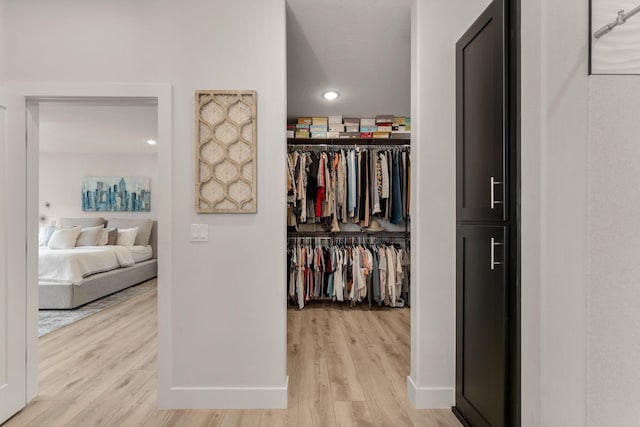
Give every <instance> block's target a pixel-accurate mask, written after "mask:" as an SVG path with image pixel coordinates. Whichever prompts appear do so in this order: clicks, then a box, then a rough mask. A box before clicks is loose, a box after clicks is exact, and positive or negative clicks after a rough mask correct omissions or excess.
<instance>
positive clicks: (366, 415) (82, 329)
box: [5, 280, 460, 427]
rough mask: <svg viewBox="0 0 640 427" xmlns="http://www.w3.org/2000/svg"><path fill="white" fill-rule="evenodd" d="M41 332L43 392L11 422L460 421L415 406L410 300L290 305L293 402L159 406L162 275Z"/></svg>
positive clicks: (11, 425) (51, 425)
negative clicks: (354, 305) (409, 381)
mask: <svg viewBox="0 0 640 427" xmlns="http://www.w3.org/2000/svg"><path fill="white" fill-rule="evenodd" d="M139 286H142V287H144V288H145V290H146V291H145V292H143V293H142V294H140V295H136V296H134V297H132V298H131V299H130V300H128V301H125V302H123V303H121V304H118V305H115V306H112V307H110V308H108V309H106V310H104V311H102V312H99V313H97V314H94V315H93V316H89V317H87V318H85V319H82V320H81V321H79V322H76V323H74V324H71V325H69V326H66V327H64V328H62V329H59V330H57V331H55V332H52V333H50V334H48V335H45V336H44V337H42V338H40V342H39V350H40V366H39V381H40V392H39V394H38V396H37V398H36V399H35V400H34V401H33V402H31V403H30V404H29V405H28V406H27V407H26V408H25V409H24V410H23V411H21V412H20V413H18V414H17V415H16V416H14V417H13V418H12V419H10V420H9V421H8V422H7V423H6V424H5V426H6V427H17V426H43V427H45V426H46V427H56V426H82V427H93V426H132V427H137V426H145V427H146V426H148V427H160V426H188V427H192V426H193V427H198V426H269V427H270V426H284V425H290V426H303V427H306V426H322V427H324V426H368V425H375V426H425V427H429V426H434V427H435V426H438V427H447V426H459V425H460V424H459V423H458V422H457V421H456V419H455V417H453V415H452V414H451V412H450V411H448V410H442V411H424V410H420V411H418V410H415V409H413V408H412V407H411V404H410V403H409V400H408V398H407V392H406V376H407V375H408V373H409V310H407V309H397V310H391V309H390V310H382V311H380V310H374V311H368V310H364V309H359V308H358V309H349V308H342V307H339V306H335V305H333V304H319V305H311V306H308V307H306V308H305V309H304V310H302V311H299V310H297V309H290V310H289V313H288V314H289V316H288V318H289V329H288V350H289V354H288V373H289V408H288V409H287V410H218V411H214V410H174V411H161V410H158V409H156V407H155V401H156V362H155V359H156V352H157V347H156V283H155V280H152V281H149V282H147V283H145V284H142V285H139Z"/></svg>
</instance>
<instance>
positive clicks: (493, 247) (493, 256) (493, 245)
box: [491, 237, 503, 270]
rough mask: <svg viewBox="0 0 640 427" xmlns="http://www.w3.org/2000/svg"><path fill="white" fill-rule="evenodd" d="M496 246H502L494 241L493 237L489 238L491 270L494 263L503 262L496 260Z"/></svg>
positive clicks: (493, 268) (494, 267)
mask: <svg viewBox="0 0 640 427" xmlns="http://www.w3.org/2000/svg"><path fill="white" fill-rule="evenodd" d="M496 246H502V243H500V242H496V239H495V238H493V237H492V238H491V270H495V269H496V265H500V264H503V263H502V262H498V261H496Z"/></svg>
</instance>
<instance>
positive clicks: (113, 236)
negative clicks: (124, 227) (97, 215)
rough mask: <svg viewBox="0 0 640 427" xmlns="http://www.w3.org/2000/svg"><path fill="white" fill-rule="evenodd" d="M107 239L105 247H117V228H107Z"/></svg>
mask: <svg viewBox="0 0 640 427" xmlns="http://www.w3.org/2000/svg"><path fill="white" fill-rule="evenodd" d="M107 230H109V237H108V238H107V245H111V246H113V245H117V244H118V229H117V228H108V229H107Z"/></svg>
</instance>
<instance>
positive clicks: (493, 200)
mask: <svg viewBox="0 0 640 427" xmlns="http://www.w3.org/2000/svg"><path fill="white" fill-rule="evenodd" d="M490 181H491V183H490V185H491V209H493V208H495V207H496V205H497V204H500V203H503V202H502V201H500V200H496V187H495V186H496V185H502V183H503V182H502V181H496V179H495V178H494V177H491V180H490Z"/></svg>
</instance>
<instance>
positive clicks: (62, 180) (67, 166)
mask: <svg viewBox="0 0 640 427" xmlns="http://www.w3.org/2000/svg"><path fill="white" fill-rule="evenodd" d="M85 176H140V177H149V178H151V212H117V213H113V212H83V211H82V204H81V200H80V192H81V191H80V189H81V187H82V178H83V177H85ZM157 183H158V155H157V154H133V153H131V154H108V153H100V154H97V153H96V154H93V153H48V152H44V153H40V193H39V199H40V200H39V204H38V207H39V213H40V215H44V216H46V217H47V218H46V220H45V221H40V224H41V225H45V224H49V223H51V221H53V220H56V219H58V218H62V217H67V218H68V217H72V218H77V217H85V216H98V217H100V216H102V217H114V216H117V217H119V218H142V217H144V218H152V219H157V218H158V216H157V214H156V212H157V208H156V207H155V206H156V205H155V204H154V198H153V195H154V193H155V192H158V193H159V192H161V191H162V189H161V188H158V186H157ZM47 202H48V203H49V204H50V205H51V206H50V207H49V208H47V207H45V203H47Z"/></svg>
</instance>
